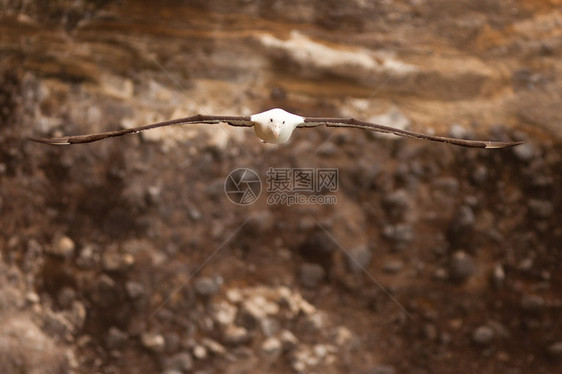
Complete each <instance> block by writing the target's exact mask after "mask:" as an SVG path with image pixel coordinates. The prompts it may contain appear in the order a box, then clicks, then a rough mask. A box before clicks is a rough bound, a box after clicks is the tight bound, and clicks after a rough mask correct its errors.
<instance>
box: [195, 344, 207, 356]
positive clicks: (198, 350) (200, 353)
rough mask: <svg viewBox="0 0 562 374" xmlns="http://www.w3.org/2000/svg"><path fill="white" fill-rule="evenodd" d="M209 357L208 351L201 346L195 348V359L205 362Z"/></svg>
mask: <svg viewBox="0 0 562 374" xmlns="http://www.w3.org/2000/svg"><path fill="white" fill-rule="evenodd" d="M208 356H209V355H208V353H207V349H206V348H205V347H204V346H202V345H201V344H197V345H195V347H193V357H195V358H196V359H198V360H205V359H206V358H207V357H208Z"/></svg>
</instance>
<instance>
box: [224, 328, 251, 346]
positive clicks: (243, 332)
mask: <svg viewBox="0 0 562 374" xmlns="http://www.w3.org/2000/svg"><path fill="white" fill-rule="evenodd" d="M223 340H224V342H225V343H226V344H230V345H239V344H245V343H247V342H248V341H250V334H249V333H248V330H247V329H246V328H245V327H241V326H236V325H230V326H227V327H226V329H225V330H224V331H223Z"/></svg>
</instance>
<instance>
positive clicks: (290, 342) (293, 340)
mask: <svg viewBox="0 0 562 374" xmlns="http://www.w3.org/2000/svg"><path fill="white" fill-rule="evenodd" d="M279 340H280V341H281V344H282V345H283V349H284V350H286V351H289V350H292V349H293V348H295V347H296V346H297V344H298V342H299V340H298V339H297V337H296V336H295V334H293V333H292V332H291V331H289V330H283V331H281V333H280V334H279Z"/></svg>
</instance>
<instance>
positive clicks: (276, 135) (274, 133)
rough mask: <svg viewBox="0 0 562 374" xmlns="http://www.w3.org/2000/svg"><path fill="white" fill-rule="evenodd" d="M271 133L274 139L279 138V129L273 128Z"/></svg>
mask: <svg viewBox="0 0 562 374" xmlns="http://www.w3.org/2000/svg"><path fill="white" fill-rule="evenodd" d="M273 135H275V140H277V139H278V138H279V130H273Z"/></svg>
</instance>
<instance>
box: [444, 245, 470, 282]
mask: <svg viewBox="0 0 562 374" xmlns="http://www.w3.org/2000/svg"><path fill="white" fill-rule="evenodd" d="M475 269H476V266H475V264H474V260H473V259H472V257H471V256H470V255H469V254H467V253H466V252H464V251H457V252H455V253H453V255H452V257H451V261H450V263H449V277H450V278H451V279H452V280H454V281H458V282H464V281H466V280H467V279H468V278H470V277H471V276H472V274H474V271H475Z"/></svg>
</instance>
